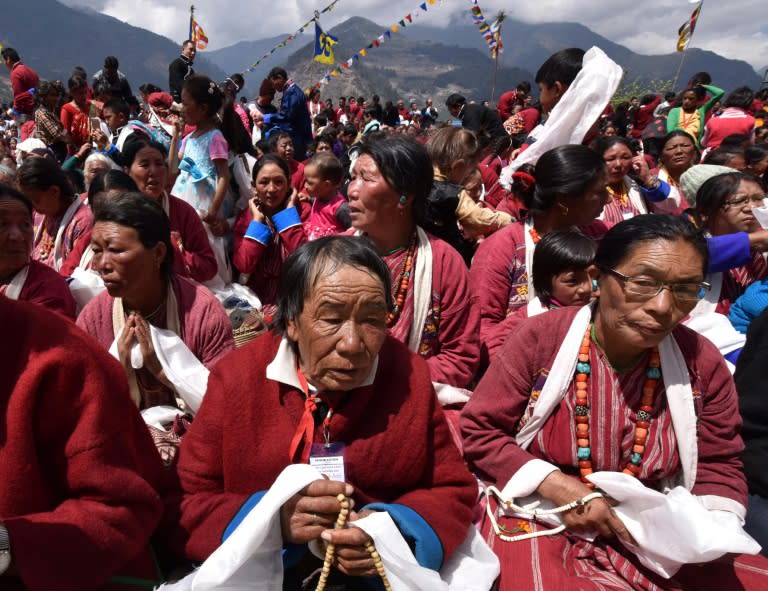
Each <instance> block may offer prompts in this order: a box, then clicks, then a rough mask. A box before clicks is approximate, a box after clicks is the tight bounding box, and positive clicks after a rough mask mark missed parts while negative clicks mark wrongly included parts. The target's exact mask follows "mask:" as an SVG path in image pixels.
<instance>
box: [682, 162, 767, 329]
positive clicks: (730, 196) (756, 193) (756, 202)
mask: <svg viewBox="0 0 768 591" xmlns="http://www.w3.org/2000/svg"><path fill="white" fill-rule="evenodd" d="M764 200H765V188H764V187H763V185H762V184H761V183H760V180H759V179H758V178H757V177H754V176H752V175H751V174H747V173H743V172H731V173H726V174H720V175H717V176H714V177H712V178H710V179H709V180H707V181H706V182H705V183H704V184H703V185H701V188H700V189H699V191H698V193H697V194H696V209H695V216H696V218H697V222H698V223H699V225H700V227H701V228H703V229H704V230H705V231H706V233H707V234H708V235H710V236H726V235H733V234H736V233H738V232H745V233H751V232H755V231H757V230H759V229H760V224H759V223H758V221H757V219H756V218H755V216H754V214H753V213H752V209H753V208H755V207H763V205H764ZM766 277H768V264H766V262H765V257H764V255H763V254H762V253H761V252H757V251H752V260H751V261H749V262H747V264H745V265H743V266H740V267H735V268H732V269H730V270H729V271H725V272H723V273H714V274H712V275H710V276H709V277H708V280H709V281H710V282H711V283H712V291H711V293H710V294H709V295H708V296H707V298H706V302H703V303H702V305H706V303H709V304H711V305H710V306H709V307H710V308H714V309H712V310H710V311H715V312H719V313H721V314H725V315H726V316H727V315H728V311H729V310H730V307H731V304H732V303H733V302H735V301H736V299H737V298H738V297H739V296H740V295H742V294H743V293H744V291H745V290H746V289H747V287H749V286H750V284H752V283H753V282H754V281H757V280H759V279H765V278H766Z"/></svg>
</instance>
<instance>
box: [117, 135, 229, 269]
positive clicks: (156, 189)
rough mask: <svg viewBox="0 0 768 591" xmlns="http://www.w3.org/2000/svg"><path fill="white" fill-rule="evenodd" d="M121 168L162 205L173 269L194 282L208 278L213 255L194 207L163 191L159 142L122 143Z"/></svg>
mask: <svg viewBox="0 0 768 591" xmlns="http://www.w3.org/2000/svg"><path fill="white" fill-rule="evenodd" d="M123 162H124V164H125V171H126V172H127V173H128V174H129V175H130V176H131V178H132V179H133V180H134V182H135V183H136V185H137V186H138V187H139V191H141V192H142V193H144V194H145V195H147V196H149V197H152V199H154V200H155V201H157V202H158V203H159V204H161V205H162V207H163V210H164V211H165V213H166V215H167V216H168V218H169V220H170V222H171V244H172V245H173V250H174V255H175V256H174V257H173V263H174V271H175V272H176V273H177V274H178V275H181V276H182V277H189V278H190V279H194V280H195V281H199V282H203V281H208V280H209V279H211V278H212V277H213V276H214V275H216V269H217V264H216V256H215V255H214V254H213V250H212V249H211V244H210V242H209V241H208V235H207V233H206V231H205V227H204V226H203V222H202V220H201V219H200V216H199V215H198V214H197V212H196V211H195V209H194V207H192V206H191V205H189V204H188V203H186V202H185V201H183V200H182V199H179V198H178V197H174V196H173V195H169V194H168V192H167V191H166V189H167V183H168V164H167V162H166V150H165V148H164V147H163V145H162V144H159V143H157V142H154V141H148V140H145V139H133V138H131V139H130V140H129V141H127V142H126V143H125V146H123Z"/></svg>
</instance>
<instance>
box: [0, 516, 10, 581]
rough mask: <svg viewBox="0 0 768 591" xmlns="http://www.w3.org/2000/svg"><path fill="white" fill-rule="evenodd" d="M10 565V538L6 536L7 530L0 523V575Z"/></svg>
mask: <svg viewBox="0 0 768 591" xmlns="http://www.w3.org/2000/svg"><path fill="white" fill-rule="evenodd" d="M9 566H11V540H10V538H9V537H8V530H7V529H5V527H4V526H2V525H0V575H2V574H3V573H4V572H5V571H7V570H8V567H9Z"/></svg>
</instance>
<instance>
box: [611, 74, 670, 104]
mask: <svg viewBox="0 0 768 591" xmlns="http://www.w3.org/2000/svg"><path fill="white" fill-rule="evenodd" d="M673 82H674V81H673V80H662V79H653V80H647V79H643V78H635V79H634V80H631V81H630V80H627V74H624V78H623V79H622V81H621V84H619V88H618V89H617V90H616V93H615V94H614V95H613V98H612V99H611V105H613V106H614V107H615V106H616V105H618V104H620V103H625V102H626V103H628V102H629V101H630V99H631V98H632V97H633V96H634V97H637V98H642V97H643V96H644V95H646V94H662V95H663V94H664V93H665V92H669V91H671V90H672V83H673Z"/></svg>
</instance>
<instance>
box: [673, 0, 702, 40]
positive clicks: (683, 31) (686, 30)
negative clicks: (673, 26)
mask: <svg viewBox="0 0 768 591" xmlns="http://www.w3.org/2000/svg"><path fill="white" fill-rule="evenodd" d="M703 5H704V2H703V1H702V2H699V5H698V6H697V7H696V8H695V9H694V11H693V13H692V14H691V18H690V19H689V20H687V21H685V22H684V23H683V26H681V27H680V28H679V29H678V30H677V33H678V35H679V37H678V39H677V51H685V48H686V47H688V44H689V43H690V42H691V37H693V31H694V29H695V28H696V21H697V20H698V19H699V13H701V7H702V6H703Z"/></svg>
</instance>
